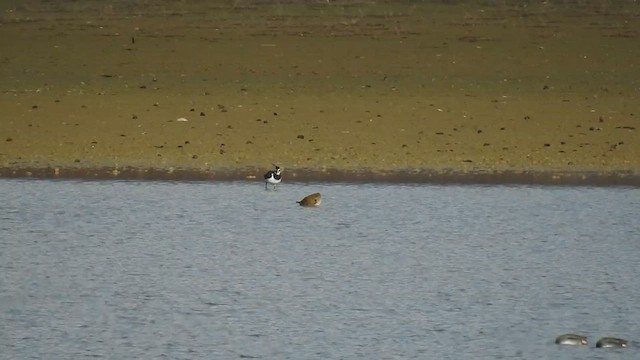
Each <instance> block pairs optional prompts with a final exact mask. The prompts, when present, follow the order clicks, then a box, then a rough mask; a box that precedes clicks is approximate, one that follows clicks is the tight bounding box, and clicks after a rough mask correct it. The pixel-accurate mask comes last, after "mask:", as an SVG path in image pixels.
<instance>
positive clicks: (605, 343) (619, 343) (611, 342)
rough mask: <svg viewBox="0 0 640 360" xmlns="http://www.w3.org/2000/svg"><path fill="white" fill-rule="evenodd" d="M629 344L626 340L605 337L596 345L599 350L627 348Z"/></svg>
mask: <svg viewBox="0 0 640 360" xmlns="http://www.w3.org/2000/svg"><path fill="white" fill-rule="evenodd" d="M628 345H629V342H628V341H627V340H625V339H619V338H614V337H603V338H601V339H600V340H598V342H597V343H596V347H597V348H626V347H627V346H628Z"/></svg>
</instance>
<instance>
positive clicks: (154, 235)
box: [0, 180, 640, 359]
mask: <svg viewBox="0 0 640 360" xmlns="http://www.w3.org/2000/svg"><path fill="white" fill-rule="evenodd" d="M0 190H1V191H2V194H3V196H2V197H3V199H2V202H0V246H1V247H0V251H1V253H0V357H1V358H2V359H85V358H107V359H238V358H257V359H584V358H590V359H638V358H640V351H639V348H638V346H637V344H636V346H633V344H632V347H630V348H628V349H621V350H603V349H596V348H594V344H595V341H596V340H597V338H598V337H601V336H618V337H623V338H627V339H630V340H635V339H640V281H639V280H638V275H639V271H640V270H639V267H638V265H639V263H640V261H639V260H638V259H640V241H639V238H640V221H638V219H639V215H640V189H633V188H623V187H614V188H588V187H578V188H574V187H529V186H469V185H467V186H456V185H449V186H437V185H413V186H403V185H383V184H377V185H376V184H369V185H367V184H357V185H353V184H351V185H350V184H292V183H286V184H282V186H281V187H280V188H279V190H278V191H265V190H264V186H263V185H262V183H260V182H233V183H209V182H195V183H189V182H180V183H173V182H117V181H113V182H109V181H104V182H98V181H96V182H75V181H34V180H30V181H29V180H0ZM316 191H319V192H321V193H322V194H323V204H322V205H321V206H320V207H318V208H303V207H300V206H298V205H297V204H296V202H295V201H296V200H300V199H301V198H302V197H304V196H305V195H308V194H310V193H312V192H316ZM566 332H576V333H580V334H584V335H587V336H588V337H589V340H590V345H589V346H587V347H580V348H577V347H561V346H558V345H555V344H554V343H553V341H554V339H555V337H556V336H557V335H559V334H562V333H566Z"/></svg>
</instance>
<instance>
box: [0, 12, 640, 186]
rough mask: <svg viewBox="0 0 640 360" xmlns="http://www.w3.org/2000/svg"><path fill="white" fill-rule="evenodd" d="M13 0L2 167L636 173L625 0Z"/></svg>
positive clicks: (528, 178) (634, 47)
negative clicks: (511, 1)
mask: <svg viewBox="0 0 640 360" xmlns="http://www.w3.org/2000/svg"><path fill="white" fill-rule="evenodd" d="M452 3H454V4H448V3H447V1H433V2H417V1H416V2H380V1H376V2H373V1H361V2H357V1H329V2H327V1H317V2H316V1H306V2H302V1H279V2H276V1H219V2H215V1H169V0H161V1H124V0H122V1H110V2H109V5H104V2H102V1H97V0H96V1H84V2H74V1H68V2H65V1H60V2H45V1H14V2H11V1H9V2H8V3H6V2H3V5H0V6H3V8H2V9H1V10H2V12H1V13H0V50H1V51H0V78H1V79H2V80H1V81H0V109H2V114H1V116H0V176H5V177H7V176H38V177H52V176H60V177H101V178H102V177H114V178H178V179H233V178H251V177H253V176H257V177H260V174H261V173H262V172H263V171H264V170H266V169H267V168H269V167H271V164H272V163H277V164H279V165H280V166H283V167H284V168H285V174H287V175H288V176H290V177H295V178H297V179H300V180H314V179H316V180H349V179H351V180H357V181H360V180H362V181H375V180H381V179H382V180H385V179H386V180H392V181H396V180H397V181H414V180H415V181H422V180H425V181H429V180H435V181H444V182H446V181H450V180H452V179H457V180H462V181H465V179H467V180H469V181H482V182H485V181H486V182H514V181H515V182H550V183H553V182H565V183H594V184H595V183H598V184H599V183H603V184H604V183H615V184H619V183H622V184H635V185H639V184H640V180H639V179H640V5H638V4H637V3H635V2H633V1H615V2H614V1H575V2H574V1H554V0H550V1H547V2H544V3H538V2H531V3H530V4H528V5H527V6H523V5H522V3H521V2H518V4H519V5H518V6H515V5H514V6H506V5H500V6H494V5H486V3H487V2H479V1H467V2H452Z"/></svg>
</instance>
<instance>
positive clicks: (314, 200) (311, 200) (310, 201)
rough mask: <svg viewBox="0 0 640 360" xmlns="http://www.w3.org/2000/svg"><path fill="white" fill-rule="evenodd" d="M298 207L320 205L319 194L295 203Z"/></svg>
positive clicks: (320, 197) (320, 198)
mask: <svg viewBox="0 0 640 360" xmlns="http://www.w3.org/2000/svg"><path fill="white" fill-rule="evenodd" d="M297 203H298V204H300V206H318V205H320V203H322V196H321V195H320V193H313V194H311V195H307V196H305V197H304V199H302V200H300V201H297Z"/></svg>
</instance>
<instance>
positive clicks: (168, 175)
mask: <svg viewBox="0 0 640 360" xmlns="http://www.w3.org/2000/svg"><path fill="white" fill-rule="evenodd" d="M0 178H15V179H58V180H81V181H92V180H144V181H255V182H262V170H260V169H256V168H237V169H221V170H216V171H204V170H201V169H173V168H170V169H149V168H146V169H144V168H129V167H124V168H113V167H109V168H94V169H89V168H22V169H15V168H0ZM284 180H285V182H293V183H295V182H335V183H354V184H366V183H395V184H491V185H554V186H556V185H557V186H632V187H640V174H637V173H633V172H630V171H619V172H595V171H584V172H557V171H554V172H551V171H546V172H545V171H499V172H497V171H494V172H481V171H469V172H461V171H456V170H439V171H434V170H431V171H430V170H412V171H409V170H407V171H376V170H358V171H355V170H340V169H325V170H322V171H318V170H310V169H290V170H288V171H286V173H285V174H284Z"/></svg>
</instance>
